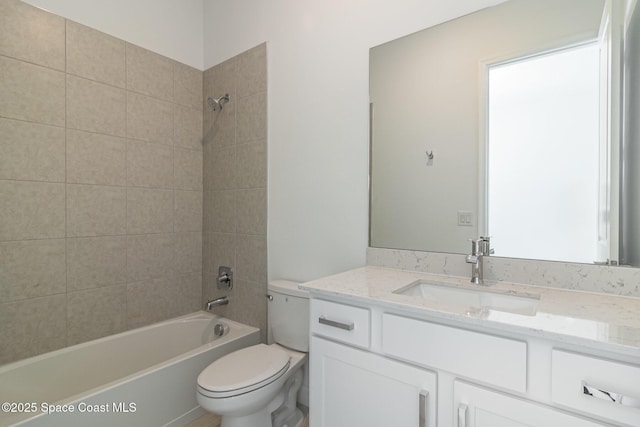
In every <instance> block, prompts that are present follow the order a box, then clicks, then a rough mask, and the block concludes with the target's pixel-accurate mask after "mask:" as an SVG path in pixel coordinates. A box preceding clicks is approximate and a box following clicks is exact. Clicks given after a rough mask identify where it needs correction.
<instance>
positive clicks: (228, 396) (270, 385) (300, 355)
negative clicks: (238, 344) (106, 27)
mask: <svg viewBox="0 0 640 427" xmlns="http://www.w3.org/2000/svg"><path fill="white" fill-rule="evenodd" d="M269 295H270V299H269V301H270V303H269V306H268V311H269V320H270V321H269V323H270V324H271V327H272V329H273V328H274V327H275V328H276V329H278V330H279V332H278V333H275V332H274V331H273V330H272V333H274V336H276V339H277V340H278V338H279V340H278V341H279V342H280V343H281V344H285V345H287V344H288V345H287V346H285V345H280V344H278V343H274V344H271V345H265V344H258V345H254V346H251V347H247V348H244V349H241V350H237V351H235V352H232V353H229V354H227V355H226V356H223V357H221V358H220V359H218V360H216V361H215V362H213V363H211V364H210V365H209V366H208V367H207V368H205V369H204V370H203V371H202V372H201V373H200V375H199V376H198V381H197V383H198V385H197V400H198V403H199V404H200V406H201V407H202V408H203V409H205V410H206V411H209V412H213V413H215V414H218V415H220V416H222V424H221V427H297V426H299V425H301V424H302V421H303V417H302V413H301V411H300V410H299V409H298V408H297V406H296V400H297V395H298V390H300V387H301V385H302V382H303V369H302V367H303V366H304V364H305V362H306V361H307V353H306V351H308V296H307V295H306V293H304V292H303V291H300V290H298V289H297V283H293V282H286V281H277V282H274V283H270V285H269ZM276 310H277V312H276ZM288 316H293V317H288ZM272 317H273V318H274V319H273V321H272V319H271V318H272ZM283 317H288V319H287V321H286V322H285V321H283V319H282V318H283ZM298 319H300V320H301V321H298ZM284 325H286V326H284ZM290 347H296V348H297V350H303V351H297V350H293V349H292V348H290Z"/></svg>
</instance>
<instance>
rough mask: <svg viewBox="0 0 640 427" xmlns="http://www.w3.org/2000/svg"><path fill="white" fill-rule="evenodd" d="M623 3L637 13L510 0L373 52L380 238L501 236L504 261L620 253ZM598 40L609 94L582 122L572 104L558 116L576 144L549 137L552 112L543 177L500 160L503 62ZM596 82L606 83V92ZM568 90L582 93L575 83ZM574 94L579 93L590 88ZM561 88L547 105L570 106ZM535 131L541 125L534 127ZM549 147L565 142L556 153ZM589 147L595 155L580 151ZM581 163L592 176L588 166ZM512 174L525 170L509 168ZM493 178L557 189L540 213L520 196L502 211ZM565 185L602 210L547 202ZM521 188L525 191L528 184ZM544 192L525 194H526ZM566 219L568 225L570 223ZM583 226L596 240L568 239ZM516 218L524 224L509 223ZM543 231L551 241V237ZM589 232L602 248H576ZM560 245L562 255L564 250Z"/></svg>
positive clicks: (417, 246)
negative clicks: (612, 14) (494, 113)
mask: <svg viewBox="0 0 640 427" xmlns="http://www.w3.org/2000/svg"><path fill="white" fill-rule="evenodd" d="M609 3H612V4H613V5H614V6H616V7H619V8H624V4H623V3H625V0H612V1H611V2H609V1H608V0H607V1H605V0H510V1H507V2H505V3H502V4H500V5H498V6H495V7H492V8H487V9H484V10H481V11H478V12H476V13H473V14H470V15H467V16H463V17H461V18H458V19H455V20H453V21H449V22H446V23H444V24H441V25H438V26H435V27H431V28H428V29H426V30H424V31H421V32H419V33H415V34H412V35H409V36H406V37H403V38H401V39H398V40H395V41H392V42H389V43H386V44H384V45H381V46H377V47H375V48H373V49H371V51H370V100H371V120H372V122H371V200H370V206H371V210H370V246H372V247H382V248H396V249H409V250H422V251H432V252H449V253H467V252H469V248H470V245H469V242H468V240H469V239H476V238H478V236H480V235H486V234H490V235H491V237H492V245H493V247H494V248H496V255H498V256H507V257H525V258H537V259H553V260H563V261H576V262H593V261H607V260H609V259H614V260H615V259H617V247H618V246H617V245H618V244H617V230H618V223H617V214H616V213H615V212H616V211H617V208H618V200H617V185H618V183H617V176H618V172H617V165H616V162H615V161H613V162H612V159H613V160H615V159H616V151H615V150H617V148H616V146H615V144H616V142H617V141H618V140H619V137H618V135H619V132H620V129H619V125H617V123H618V121H619V118H618V117H617V115H616V114H619V113H620V112H619V111H613V112H612V111H611V104H613V105H614V106H615V104H616V103H619V99H620V98H619V96H620V90H619V88H616V85H619V84H620V81H619V78H618V77H616V76H617V75H618V74H616V73H619V71H616V70H615V69H614V70H613V72H612V73H611V70H610V68H611V66H612V65H615V64H616V63H619V58H615V55H614V53H615V49H611V48H610V44H611V43H612V42H615V40H613V41H612V39H615V37H617V38H619V37H620V34H617V35H616V31H615V29H616V27H615V26H611V25H610V24H609V25H608V22H609V21H607V20H606V19H603V16H605V17H606V16H608V15H607V14H606V13H605V11H606V7H605V5H606V4H609ZM612 27H613V29H612ZM614 36H615V37H614ZM586 46H595V49H596V51H597V55H598V58H597V59H596V61H597V62H598V69H597V70H595V71H594V70H593V68H594V65H593V61H594V58H593V56H591V58H590V59H589V61H590V62H589V63H590V64H591V65H588V67H590V69H591V71H592V72H595V73H597V82H596V83H594V80H593V77H589V78H587V77H586V74H587V72H586V70H585V71H584V72H582V73H581V78H584V79H585V80H587V81H588V83H587V84H588V90H587V91H588V92H590V94H591V95H593V94H594V90H595V93H597V97H598V98H599V99H604V100H605V101H609V102H608V103H605V104H604V105H603V104H601V103H600V102H601V101H598V103H597V104H596V105H592V104H590V105H589V107H588V109H589V112H588V113H585V114H590V116H589V117H588V118H585V117H582V118H577V119H574V120H577V121H578V125H576V124H575V123H573V124H570V122H569V119H568V116H566V115H565V113H566V111H568V110H567V108H568V109H569V110H571V109H572V107H566V108H565V110H564V112H561V113H556V115H557V114H560V115H562V117H561V119H562V120H560V123H562V122H563V121H564V126H563V128H562V130H557V131H554V132H553V133H554V136H555V137H559V138H560V139H561V140H564V141H565V142H566V143H565V144H563V145H562V146H559V145H558V144H556V143H552V142H550V141H551V140H552V138H550V137H549V135H544V134H541V133H540V132H541V129H542V128H544V126H542V123H540V121H541V120H542V119H540V118H538V119H536V120H537V121H538V123H535V124H534V126H533V127H532V129H533V130H535V131H536V132H537V134H534V135H532V136H533V138H534V140H533V142H532V143H533V144H534V146H535V144H538V148H521V151H523V152H524V153H525V154H526V153H529V161H530V162H532V165H533V166H530V167H533V168H534V170H533V172H532V171H529V172H525V171H523V169H522V168H521V167H517V166H515V165H516V164H517V163H516V161H515V159H513V158H511V157H507V158H505V159H502V160H500V161H498V160H497V159H496V158H493V159H492V160H491V156H492V155H493V154H495V153H494V152H493V151H492V149H491V142H490V141H488V135H489V134H490V130H491V129H490V127H493V126H494V125H495V122H493V124H491V125H489V124H488V120H489V102H488V100H487V99H488V98H487V97H488V93H489V90H490V88H489V70H492V69H493V70H498V69H499V68H504V67H500V65H502V66H504V65H505V64H512V63H514V61H515V60H516V59H518V58H525V59H527V61H524V62H532V61H531V59H532V58H548V57H551V56H554V55H550V53H552V52H567V53H574V54H575V53H577V52H578V51H580V50H581V49H579V48H578V47H586ZM602 47H605V49H602ZM606 48H609V50H607V49H606ZM564 49H566V50H564ZM611 50H613V53H612V52H611ZM543 54H544V55H543ZM539 55H543V56H539ZM612 57H613V58H612ZM570 62H572V61H570ZM607 72H608V73H607ZM552 74H555V75H554V76H553V77H554V80H553V81H550V80H548V79H547V80H548V81H547V82H546V83H547V85H550V86H551V87H553V85H563V87H564V86H565V85H564V84H563V83H561V82H560V81H558V80H555V77H557V76H559V75H560V74H561V73H560V72H559V71H557V72H556V73H552ZM591 76H593V73H591ZM611 76H613V77H611ZM594 84H596V85H599V86H600V87H596V88H595V89H594ZM520 89H521V90H519V91H515V90H511V91H510V95H511V96H513V97H515V95H517V94H518V93H519V92H525V93H526V92H531V88H524V87H522V88H520ZM527 89H529V90H528V91H527ZM565 89H566V91H565V92H568V93H569V94H570V93H571V92H570V91H571V88H567V87H565ZM551 90H552V89H551ZM574 95H575V96H576V97H577V98H575V99H578V98H581V97H584V96H587V94H585V93H574ZM558 96H559V92H558V93H554V95H553V99H551V100H549V99H548V100H547V103H548V104H549V105H550V106H551V105H553V106H554V108H555V107H559V104H560V101H559V98H558ZM610 98H611V99H610ZM512 102H513V100H512ZM516 102H519V103H520V104H523V103H525V102H528V101H523V100H522V99H520V100H519V101H518V100H516ZM579 102H580V101H579ZM543 110H544V109H543ZM546 110H550V108H546ZM512 112H513V111H512ZM547 112H548V111H547ZM516 130H517V129H516ZM547 132H551V131H547ZM587 132H588V135H587ZM521 133H522V134H523V133H532V132H530V130H526V131H525V129H524V128H523V129H522V131H521ZM516 135H517V133H516ZM520 136H522V135H520ZM521 139H522V138H520V137H515V138H511V141H510V142H507V145H506V147H507V148H508V150H507V151H506V153H509V150H511V151H513V149H514V147H517V146H518V145H517V144H521V143H523V142H522V141H521ZM587 141H591V142H587ZM593 141H595V143H594V142H593ZM544 143H550V144H552V147H550V148H545V147H544V145H543V144H544ZM594 144H595V146H594ZM575 147H580V149H578V148H575ZM594 147H595V148H594ZM594 150H597V151H596V152H594ZM587 152H588V153H590V157H589V159H588V160H586V159H579V158H578V157H577V155H578V153H580V154H582V153H587ZM430 154H431V156H430ZM521 154H522V153H521ZM503 155H504V153H503ZM506 155H507V156H511V155H512V154H506ZM489 160H491V162H489ZM552 163H555V164H556V165H557V168H556V169H557V171H556V172H552V170H551V167H550V165H551V164H552ZM578 163H579V164H578ZM514 166H515V167H514ZM578 166H580V168H582V169H584V168H587V167H588V168H589V170H585V171H582V172H578ZM509 168H511V169H514V170H515V174H514V175H510V176H509V175H507V176H504V173H506V172H507V171H508V170H509ZM491 173H494V174H495V173H500V174H503V175H502V176H500V177H499V178H497V176H498V175H495V176H494V178H493V181H494V182H496V181H497V182H500V183H512V184H514V183H515V182H516V181H517V180H522V179H525V180H526V179H528V185H533V188H534V189H535V192H536V193H537V195H538V196H544V197H543V198H542V199H541V200H542V201H541V202H540V203H541V204H540V205H535V206H536V207H537V208H538V209H537V211H536V207H534V208H527V207H525V206H524V205H522V202H518V201H516V200H515V199H513V198H512V197H511V196H507V197H506V199H505V200H504V204H506V205H507V206H509V205H511V207H516V208H518V209H516V210H515V211H514V210H512V211H511V212H501V211H500V209H502V208H500V207H497V206H493V207H491V203H492V201H493V199H492V197H491V193H492V192H493V191H496V190H495V189H493V190H492V189H491V187H489V185H490V183H491V181H492V179H491V178H490V174H491ZM580 174H584V175H580ZM586 177H588V178H586ZM560 184H562V185H560ZM601 184H602V185H601ZM553 187H558V189H559V188H560V187H563V189H562V190H560V192H561V194H562V192H564V194H565V195H566V194H567V192H570V195H571V197H573V196H575V194H576V190H577V189H578V188H586V187H589V195H588V196H585V198H584V202H583V203H587V204H589V205H590V206H591V207H590V208H589V212H588V213H587V212H586V210H585V208H584V207H577V206H576V207H574V209H575V210H574V212H572V213H570V212H568V211H567V210H566V208H565V207H561V206H560V205H559V204H557V203H556V202H554V201H553V200H552V199H550V198H548V197H547V196H549V195H550V192H549V191H547V190H549V188H553ZM515 190H516V193H518V191H517V190H518V187H517V185H515ZM531 191H532V190H525V189H524V188H522V189H520V196H524V197H521V200H526V199H527V197H528V196H530V195H531V194H530V192H531ZM494 196H495V194H494ZM496 197H497V196H496ZM560 197H562V196H560ZM565 198H567V197H565ZM542 203H544V205H542ZM518 205H520V206H518ZM525 213H526V214H527V215H525ZM542 213H544V216H546V217H547V220H548V221H551V222H556V223H557V224H559V225H558V227H559V228H557V229H556V230H555V231H554V230H550V229H549V227H548V226H547V225H541V224H540V223H539V220H540V218H541V217H542V216H543V215H542ZM563 216H565V217H566V218H565V219H562V217H563ZM561 219H562V221H564V222H562V221H560V222H558V221H559V220H561ZM492 220H493V223H492ZM576 222H584V223H587V224H588V225H587V226H588V227H589V228H590V230H589V231H588V233H585V234H586V236H585V235H582V233H583V232H582V231H578V232H577V233H578V234H579V235H580V237H581V239H583V240H579V239H577V238H576V237H575V235H573V236H571V235H566V234H565V235H560V234H561V233H559V230H560V231H563V232H564V230H565V228H566V227H565V226H566V224H568V223H571V224H573V223H576ZM492 224H493V225H492ZM603 224H604V225H603ZM504 225H507V226H509V227H510V228H509V229H508V230H506V231H505V230H502V229H501V228H499V227H501V226H504ZM540 228H543V229H545V230H546V231H548V232H549V236H550V237H544V238H543V237H542V235H541V234H540V233H539V229H540ZM603 228H606V230H604V231H603ZM585 238H586V239H588V240H589V245H588V246H589V249H588V250H587V251H586V252H585V251H582V252H580V251H576V250H575V249H576V248H578V247H580V248H582V247H583V246H584V243H583V242H584V239H585ZM553 239H556V240H553ZM538 243H539V245H538ZM513 244H516V245H519V246H528V245H529V246H534V245H538V246H539V247H538V248H537V249H536V250H535V251H521V250H514V249H513ZM609 245H610V246H611V247H609ZM559 247H562V251H556V252H554V250H555V249H557V248H559ZM551 248H553V249H554V250H552V249H551ZM603 248H604V249H603Z"/></svg>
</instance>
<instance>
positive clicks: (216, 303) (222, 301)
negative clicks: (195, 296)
mask: <svg viewBox="0 0 640 427" xmlns="http://www.w3.org/2000/svg"><path fill="white" fill-rule="evenodd" d="M227 304H229V297H220V298H216V299H212V300H209V301H207V304H206V305H205V308H206V309H207V311H211V310H213V308H214V307H220V306H221V305H227Z"/></svg>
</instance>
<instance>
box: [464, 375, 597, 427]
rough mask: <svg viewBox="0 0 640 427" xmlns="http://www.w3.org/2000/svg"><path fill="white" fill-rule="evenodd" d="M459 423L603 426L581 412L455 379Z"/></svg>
mask: <svg viewBox="0 0 640 427" xmlns="http://www.w3.org/2000/svg"><path fill="white" fill-rule="evenodd" d="M454 408H455V410H456V422H457V424H454V425H457V427H531V426H540V427H546V426H549V427H552V426H558V427H603V426H607V425H608V424H600V423H597V422H595V421H591V420H588V419H585V418H582V417H579V416H577V415H571V414H568V413H565V412H561V411H559V410H556V409H553V408H550V407H547V406H543V405H539V404H537V403H534V402H530V401H527V400H523V399H519V398H515V397H512V396H509V395H507V394H503V393H499V392H496V391H492V390H489V389H486V388H482V387H478V386H474V385H472V384H468V383H465V382H462V381H457V380H456V381H455V382H454Z"/></svg>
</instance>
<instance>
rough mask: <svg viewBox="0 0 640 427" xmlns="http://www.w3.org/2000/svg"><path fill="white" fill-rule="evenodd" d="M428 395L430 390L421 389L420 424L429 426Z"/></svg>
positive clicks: (424, 426) (420, 425)
mask: <svg viewBox="0 0 640 427" xmlns="http://www.w3.org/2000/svg"><path fill="white" fill-rule="evenodd" d="M427 397H429V392H428V391H427V390H421V391H420V403H419V405H420V407H419V408H418V426H419V427H427V402H428V400H427Z"/></svg>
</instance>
